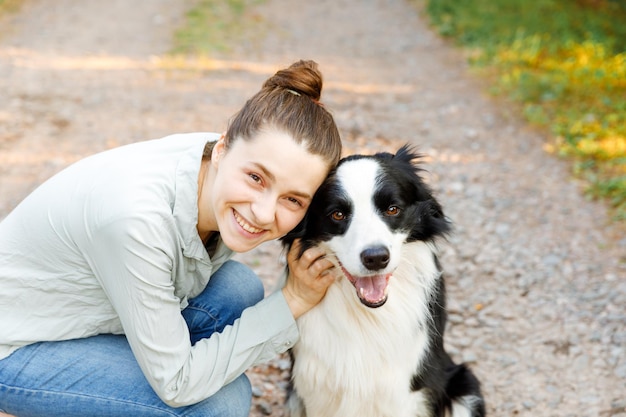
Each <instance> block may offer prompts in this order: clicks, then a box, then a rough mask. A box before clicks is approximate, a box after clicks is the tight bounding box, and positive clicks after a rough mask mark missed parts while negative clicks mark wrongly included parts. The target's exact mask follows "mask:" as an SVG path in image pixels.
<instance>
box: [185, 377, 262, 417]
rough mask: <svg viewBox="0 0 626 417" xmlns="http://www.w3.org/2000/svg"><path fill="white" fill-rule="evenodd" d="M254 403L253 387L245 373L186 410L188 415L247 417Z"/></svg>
mask: <svg viewBox="0 0 626 417" xmlns="http://www.w3.org/2000/svg"><path fill="white" fill-rule="evenodd" d="M251 405H252V387H251V386H250V381H249V380H248V377H247V376H246V375H245V374H243V375H241V376H239V377H238V378H237V379H235V380H234V381H233V382H231V383H230V384H228V385H226V386H224V387H223V388H222V389H220V390H219V391H218V392H217V393H215V394H214V395H213V396H211V397H209V398H207V399H206V400H204V401H202V402H201V403H198V404H196V405H195V406H192V408H191V409H190V410H186V412H185V413H184V415H185V416H186V417H207V416H219V417H247V416H249V415H250V407H251Z"/></svg>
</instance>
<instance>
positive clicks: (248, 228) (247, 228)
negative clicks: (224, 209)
mask: <svg viewBox="0 0 626 417" xmlns="http://www.w3.org/2000/svg"><path fill="white" fill-rule="evenodd" d="M235 220H237V223H238V224H239V226H241V228H242V229H243V230H245V231H246V232H248V233H261V232H262V231H263V229H257V228H256V227H253V226H251V225H249V224H248V223H247V222H246V221H245V220H244V218H243V217H241V216H240V215H239V214H238V213H237V212H235Z"/></svg>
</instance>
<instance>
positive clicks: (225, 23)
mask: <svg viewBox="0 0 626 417" xmlns="http://www.w3.org/2000/svg"><path fill="white" fill-rule="evenodd" d="M261 1H262V0H200V1H198V2H197V3H196V5H195V6H194V7H193V8H192V9H191V10H189V11H188V12H187V14H186V21H185V24H184V26H183V27H182V28H180V29H179V30H178V31H177V32H176V33H175V35H174V47H173V49H172V51H171V53H172V54H173V55H196V56H197V55H200V56H210V55H214V54H216V53H220V52H225V51H229V50H230V49H231V47H232V46H233V45H236V44H237V43H239V42H250V41H253V39H250V33H251V32H250V30H251V29H252V30H253V32H254V30H255V29H259V27H261V26H262V22H261V20H260V18H259V17H258V16H256V15H255V14H254V13H253V12H251V9H252V7H251V6H254V5H257V4H259V3H260V2H261ZM244 35H245V36H244Z"/></svg>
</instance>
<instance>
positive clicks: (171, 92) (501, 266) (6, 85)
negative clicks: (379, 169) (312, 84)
mask: <svg viewBox="0 0 626 417" xmlns="http://www.w3.org/2000/svg"><path fill="white" fill-rule="evenodd" d="M190 4H191V0H151V1H139V2H132V5H131V3H130V2H128V1H125V0H108V1H106V2H104V1H100V0H55V1H53V2H50V1H44V0H26V3H25V6H24V7H23V8H22V10H21V11H20V12H19V13H17V14H14V15H9V16H6V17H4V18H3V19H2V20H0V196H1V198H0V218H2V217H4V216H5V215H6V214H7V213H8V212H9V211H10V210H11V209H12V208H13V207H15V205H16V204H17V203H18V202H19V201H20V200H21V199H22V198H23V197H24V196H26V195H27V193H29V192H30V191H31V190H32V189H33V188H34V187H35V186H36V185H37V184H39V183H40V182H42V181H43V180H45V179H46V178H48V177H49V176H51V175H52V174H54V173H55V172H57V171H59V170H60V169H61V168H63V167H65V166H67V165H68V164H69V163H71V162H73V161H75V160H77V159H79V158H81V157H84V156H86V155H89V154H92V153H94V152H97V151H101V150H104V149H107V148H110V147H113V146H117V145H121V144H125V143H129V142H134V141H139V140H145V139H150V138H157V137H161V136H165V135H167V134H169V133H174V132H186V131H201V130H202V131H218V132H220V131H222V130H223V129H224V128H225V126H226V123H227V120H228V118H229V117H230V116H231V115H232V114H233V113H234V112H235V111H236V110H237V109H238V108H239V106H240V105H241V104H243V102H244V100H245V99H246V98H247V97H248V96H250V95H251V94H253V93H254V92H256V91H257V89H258V88H259V87H260V85H261V83H262V82H263V80H264V79H265V78H267V77H268V76H269V75H271V73H273V72H274V71H275V70H276V69H278V68H280V67H283V66H286V65H288V64H290V63H291V62H293V61H296V60H298V59H300V58H308V59H314V60H316V61H317V62H318V63H319V64H320V68H321V70H322V71H323V73H324V76H325V90H324V92H323V94H322V99H323V102H324V103H325V104H326V106H327V107H328V108H330V109H331V110H332V111H333V113H334V114H335V116H336V120H337V123H338V125H339V127H340V129H341V133H342V135H343V137H344V139H345V144H346V152H347V153H352V152H357V151H358V152H365V153H371V152H373V151H377V150H388V151H393V150H394V149H396V148H397V147H399V146H400V145H401V144H403V143H406V142H409V143H411V144H415V145H417V146H419V149H420V150H421V151H422V152H424V153H426V154H427V155H428V158H427V162H428V164H427V169H428V173H427V175H428V180H429V181H430V182H431V184H432V186H433V187H434V189H435V190H436V191H437V194H438V197H439V198H440V200H441V201H442V203H443V205H444V208H445V210H446V213H447V215H448V216H449V217H450V219H451V220H452V221H453V222H454V224H455V233H454V235H453V236H452V237H451V238H450V240H449V242H446V243H444V244H443V245H442V262H443V265H444V269H445V273H446V276H447V282H448V286H449V299H450V301H449V313H450V324H449V327H448V329H447V336H446V337H447V342H446V343H447V347H448V349H449V350H450V352H452V354H453V356H454V357H455V358H456V359H458V360H464V361H466V362H469V363H470V364H471V366H472V368H473V369H474V370H475V372H476V373H477V374H478V376H479V377H480V379H481V380H482V382H483V387H484V393H485V396H486V400H487V402H488V410H489V414H490V415H492V416H512V415H519V416H620V417H625V416H626V307H625V306H626V237H625V235H624V230H623V229H620V228H618V227H617V226H616V225H615V224H611V223H610V221H609V220H610V219H609V217H608V215H607V211H606V208H605V207H604V205H603V204H602V203H595V202H590V201H588V200H587V199H586V198H585V197H584V195H583V193H582V189H581V185H580V184H579V183H577V182H576V181H575V180H573V179H572V178H571V177H570V174H569V173H570V169H569V167H568V165H567V163H566V162H564V161H561V160H558V159H556V158H555V157H553V156H551V155H549V154H547V153H546V152H545V151H544V150H543V149H544V143H545V141H546V138H545V137H544V135H543V134H542V133H541V132H537V131H535V130H533V129H530V128H529V127H527V126H526V125H525V124H524V123H523V122H522V121H521V120H520V118H519V117H518V116H517V114H516V112H515V110H514V109H513V108H512V107H511V106H507V105H504V104H503V103H501V102H499V101H496V100H494V99H493V98H490V97H488V96H486V94H485V93H484V91H485V88H484V85H483V83H482V82H481V81H480V80H478V79H477V78H476V77H475V76H473V75H472V74H471V73H470V71H469V70H468V67H467V65H466V64H465V61H464V58H463V56H462V55H461V53H460V52H459V51H458V50H455V49H454V48H452V47H451V46H449V45H448V44H446V42H444V41H442V40H441V39H439V38H438V37H437V36H435V35H434V34H433V33H432V32H431V31H430V30H429V28H428V26H427V24H426V23H425V20H424V19H423V18H422V17H420V15H419V13H418V11H417V10H416V9H415V7H414V6H411V5H409V4H408V3H406V2H405V1H401V0H397V1H391V0H368V1H360V0H334V1H330V0H318V1H305V0H291V1H290V2H288V3H285V2H282V1H279V0H267V1H265V2H262V4H260V5H258V6H256V7H255V8H254V9H253V10H251V11H250V13H253V14H254V21H256V22H258V23H259V28H260V29H259V30H258V31H256V32H255V36H254V38H253V39H251V40H250V41H245V42H239V43H238V45H236V47H234V48H233V50H232V51H229V52H225V53H222V54H221V55H220V56H219V58H216V59H214V60H212V61H208V62H204V63H198V64H197V65H195V69H193V68H192V69H190V68H189V67H187V68H182V69H165V68H164V66H163V65H162V63H163V59H162V57H163V56H164V53H165V52H166V51H167V50H168V48H169V46H170V41H171V35H172V31H173V30H174V29H175V28H176V27H177V26H178V25H180V24H181V22H182V18H183V15H184V12H185V10H186V9H187V8H188V7H189V6H190ZM241 259H243V260H244V261H245V262H248V263H249V264H251V265H252V266H253V267H255V268H256V269H257V271H258V272H259V274H260V275H261V277H262V278H263V279H264V282H265V283H266V286H267V290H268V292H270V291H272V290H273V288H274V284H275V281H276V279H277V277H278V276H279V274H280V271H281V268H282V267H281V262H280V250H279V248H278V247H277V245H276V244H268V245H266V246H264V247H261V248H259V249H257V250H255V251H253V252H250V253H247V254H244V255H242V256H241ZM288 367H289V362H288V360H287V359H286V358H285V357H279V358H276V360H274V361H272V362H270V363H269V364H267V365H264V366H260V367H257V368H254V369H252V370H250V371H249V373H248V374H249V376H250V379H251V380H252V382H253V386H254V394H255V397H254V404H253V408H252V410H251V415H253V416H261V415H272V416H282V415H283V410H282V405H281V403H282V400H283V397H284V388H285V386H286V384H287V379H286V377H287V372H288Z"/></svg>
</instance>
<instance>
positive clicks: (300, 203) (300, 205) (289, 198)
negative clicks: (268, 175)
mask: <svg viewBox="0 0 626 417" xmlns="http://www.w3.org/2000/svg"><path fill="white" fill-rule="evenodd" d="M287 200H289V202H290V203H293V204H294V205H296V206H299V207H302V202H301V201H300V200H298V199H297V198H293V197H287Z"/></svg>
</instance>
